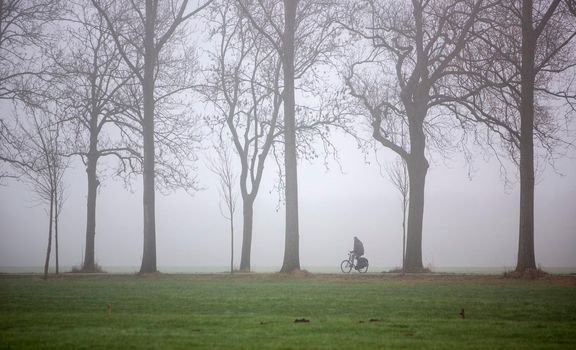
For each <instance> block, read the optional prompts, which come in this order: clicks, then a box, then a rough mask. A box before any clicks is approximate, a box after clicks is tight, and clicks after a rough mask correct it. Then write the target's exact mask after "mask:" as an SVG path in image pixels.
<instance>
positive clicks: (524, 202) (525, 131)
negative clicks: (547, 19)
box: [516, 0, 536, 272]
mask: <svg viewBox="0 0 576 350" xmlns="http://www.w3.org/2000/svg"><path fill="white" fill-rule="evenodd" d="M535 52H536V37H535V34H534V28H533V18H532V1H531V0H524V1H523V6H522V70H521V89H522V91H521V102H520V103H521V105H520V120H521V126H520V224H519V236H518V261H517V265H516V271H518V272H524V271H525V270H527V269H536V259H535V254H534V79H535V74H534V61H535Z"/></svg>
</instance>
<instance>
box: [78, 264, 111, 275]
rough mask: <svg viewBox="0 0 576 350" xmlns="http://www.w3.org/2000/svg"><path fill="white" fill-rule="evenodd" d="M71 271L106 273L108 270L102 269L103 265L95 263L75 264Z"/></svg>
mask: <svg viewBox="0 0 576 350" xmlns="http://www.w3.org/2000/svg"><path fill="white" fill-rule="evenodd" d="M70 273H106V271H104V270H103V269H102V266H100V265H98V264H96V263H95V264H94V266H86V267H85V266H82V267H76V266H74V267H72V270H70Z"/></svg>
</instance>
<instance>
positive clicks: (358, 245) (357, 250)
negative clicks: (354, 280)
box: [350, 236, 364, 264]
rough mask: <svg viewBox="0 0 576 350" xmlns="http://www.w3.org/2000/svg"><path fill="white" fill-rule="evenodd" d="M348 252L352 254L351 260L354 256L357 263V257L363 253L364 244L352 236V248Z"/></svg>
mask: <svg viewBox="0 0 576 350" xmlns="http://www.w3.org/2000/svg"><path fill="white" fill-rule="evenodd" d="M350 253H353V254H354V256H353V257H352V261H354V258H356V264H357V263H358V258H359V257H361V256H362V255H364V245H363V244H362V241H360V240H359V239H358V237H356V236H354V249H353V250H352V251H351V252H350Z"/></svg>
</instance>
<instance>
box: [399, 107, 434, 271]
mask: <svg viewBox="0 0 576 350" xmlns="http://www.w3.org/2000/svg"><path fill="white" fill-rule="evenodd" d="M418 115H421V116H420V117H418ZM425 115H426V112H425V111H423V112H421V113H419V114H417V116H416V117H415V118H413V119H414V120H416V119H418V120H420V121H421V122H411V123H410V158H409V159H408V161H407V166H408V177H409V181H410V186H409V194H408V198H410V200H409V201H408V232H407V236H406V264H405V269H406V271H408V272H419V271H422V269H423V265H422V223H423V220H424V192H425V185H426V174H427V173H428V161H427V160H426V155H425V153H424V151H425V149H426V136H425V135H424V130H423V121H424V116H425Z"/></svg>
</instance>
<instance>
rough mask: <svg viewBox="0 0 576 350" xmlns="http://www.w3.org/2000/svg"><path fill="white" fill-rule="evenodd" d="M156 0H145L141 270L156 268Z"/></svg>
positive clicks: (150, 270)
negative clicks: (142, 239) (142, 245)
mask: <svg viewBox="0 0 576 350" xmlns="http://www.w3.org/2000/svg"><path fill="white" fill-rule="evenodd" d="M156 10H157V2H156V1H153V0H147V1H146V24H145V34H144V84H143V93H144V96H143V98H144V121H143V131H144V135H143V136H144V164H143V168H144V169H143V170H144V171H143V172H144V174H143V175H144V176H143V177H144V188H143V204H144V248H143V253H142V265H141V267H140V273H151V272H156V271H157V266H156V214H155V180H154V176H155V173H154V69H155V66H156V48H155V43H154V30H155V28H154V27H155V22H156Z"/></svg>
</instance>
